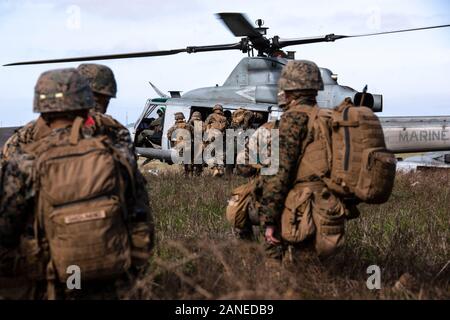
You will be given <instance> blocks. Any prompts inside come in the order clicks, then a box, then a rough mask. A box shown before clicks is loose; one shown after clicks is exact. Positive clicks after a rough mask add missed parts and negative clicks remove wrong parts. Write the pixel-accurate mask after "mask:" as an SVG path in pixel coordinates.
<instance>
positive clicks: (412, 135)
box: [132, 57, 450, 160]
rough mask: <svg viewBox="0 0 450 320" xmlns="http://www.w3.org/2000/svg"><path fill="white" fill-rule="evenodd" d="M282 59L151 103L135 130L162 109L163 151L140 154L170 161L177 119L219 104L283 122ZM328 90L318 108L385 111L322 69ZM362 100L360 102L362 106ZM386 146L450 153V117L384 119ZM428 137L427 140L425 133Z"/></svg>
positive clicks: (259, 61) (250, 63)
mask: <svg viewBox="0 0 450 320" xmlns="http://www.w3.org/2000/svg"><path fill="white" fill-rule="evenodd" d="M287 61H288V60H287V59H284V58H268V57H246V58H243V59H242V60H241V61H240V62H239V64H238V65H237V66H236V67H235V68H234V70H233V71H232V72H231V74H230V76H229V77H228V78H227V80H226V81H225V82H224V84H223V85H222V86H214V87H207V88H199V89H194V90H192V91H189V92H186V93H185V94H183V95H182V96H180V97H177V98H162V99H161V98H159V99H149V100H148V101H147V103H146V106H145V108H144V111H143V113H142V114H141V116H140V118H139V119H138V121H137V122H136V124H135V127H134V131H133V132H132V133H133V135H134V134H136V132H137V131H138V128H139V124H140V123H141V121H142V120H143V119H144V118H146V117H149V116H150V115H151V114H155V113H156V110H157V109H158V108H159V107H160V106H165V107H166V113H165V117H164V126H163V133H162V140H161V146H160V148H159V147H158V148H156V149H155V148H138V149H137V151H138V153H140V154H141V155H144V156H148V157H152V158H160V159H166V160H168V159H169V158H170V151H169V150H170V144H169V141H168V139H167V131H168V130H169V128H170V127H172V126H173V124H174V122H175V120H174V115H175V113H177V112H182V113H183V114H184V116H185V118H186V119H189V118H190V115H191V113H192V112H193V110H200V111H201V110H207V112H208V113H210V112H211V109H212V106H214V105H215V104H221V105H222V106H223V108H224V110H230V111H231V112H233V111H234V110H236V109H238V108H240V107H243V108H245V109H248V110H251V111H258V112H261V113H263V114H265V115H266V116H267V120H275V119H279V118H280V116H281V114H282V110H281V109H279V108H278V104H277V94H278V87H277V83H278V79H279V78H280V74H281V70H282V68H283V66H284V65H285V64H286V63H287ZM320 71H321V75H322V79H323V82H324V90H322V91H319V92H318V97H317V102H318V105H319V106H320V107H323V108H332V107H335V106H337V105H339V104H340V103H341V102H342V101H343V100H344V99H345V98H346V97H350V98H352V100H353V101H354V102H355V104H357V102H358V101H360V100H361V97H362V96H363V95H364V97H365V98H364V99H365V100H364V103H363V104H364V105H368V104H369V105H370V107H372V109H373V110H374V111H381V110H382V96H381V95H376V94H370V93H363V92H358V91H356V90H354V89H352V88H350V87H347V86H341V85H339V84H338V82H337V76H336V75H334V74H333V73H332V72H331V71H330V70H329V69H326V68H320ZM358 99H359V100H358ZM381 119H382V125H383V130H384V133H385V137H386V142H387V146H388V148H389V149H390V150H392V151H393V152H398V153H399V152H417V151H440V150H449V149H450V141H449V140H448V139H450V132H449V128H448V122H449V121H450V117H389V118H381ZM424 131H425V132H427V133H426V134H425V133H423V132H424Z"/></svg>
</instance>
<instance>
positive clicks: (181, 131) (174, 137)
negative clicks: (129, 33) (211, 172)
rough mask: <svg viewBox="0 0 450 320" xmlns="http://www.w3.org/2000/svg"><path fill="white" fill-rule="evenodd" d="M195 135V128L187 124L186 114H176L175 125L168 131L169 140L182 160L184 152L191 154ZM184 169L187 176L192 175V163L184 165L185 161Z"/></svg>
mask: <svg viewBox="0 0 450 320" xmlns="http://www.w3.org/2000/svg"><path fill="white" fill-rule="evenodd" d="M193 133H194V128H193V127H192V126H191V125H190V124H189V123H187V122H186V119H185V118H184V114H183V113H182V112H177V113H175V124H174V125H173V126H172V127H171V128H170V129H169V130H168V131H167V139H169V141H170V146H171V147H172V148H175V149H176V150H177V151H178V152H179V154H178V155H179V156H180V157H182V158H184V152H188V153H189V154H190V153H191V145H192V140H193ZM190 158H192V157H190ZM189 162H191V159H189ZM183 167H184V174H185V175H186V176H190V175H192V162H191V163H184V161H183Z"/></svg>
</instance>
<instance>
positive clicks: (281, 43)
mask: <svg viewBox="0 0 450 320" xmlns="http://www.w3.org/2000/svg"><path fill="white" fill-rule="evenodd" d="M447 27H450V24H444V25H439V26H430V27H422V28H413V29H403V30H394V31H385V32H376V33H365V34H356V35H337V34H334V33H331V34H327V35H324V36H319V37H309V38H298V39H274V40H275V43H274V45H275V46H278V48H284V47H287V46H293V45H299V44H308V43H317V42H332V41H335V40H339V39H345V38H358V37H369V36H378V35H383V34H391V33H400V32H410V31H420V30H428V29H437V28H447Z"/></svg>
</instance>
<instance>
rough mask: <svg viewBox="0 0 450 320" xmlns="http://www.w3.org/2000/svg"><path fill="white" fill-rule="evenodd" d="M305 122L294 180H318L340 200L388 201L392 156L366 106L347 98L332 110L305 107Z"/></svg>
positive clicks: (374, 116) (393, 171)
mask: <svg viewBox="0 0 450 320" xmlns="http://www.w3.org/2000/svg"><path fill="white" fill-rule="evenodd" d="M304 111H305V112H306V113H308V116H309V117H310V120H309V121H310V122H309V123H308V127H310V128H311V129H309V130H308V137H307V140H306V142H305V143H304V145H303V149H304V152H303V153H302V157H301V159H300V162H299V166H298V170H297V182H305V181H311V180H314V177H317V178H319V179H320V180H322V181H323V182H324V183H325V184H326V185H327V187H328V188H329V189H331V190H332V191H334V192H335V193H336V194H338V195H340V196H342V197H345V198H357V199H359V200H360V201H362V202H366V203H384V202H386V201H387V200H388V199H389V196H390V194H391V192H392V188H393V185H394V178H395V168H396V160H395V156H394V155H393V154H392V153H391V152H389V151H387V149H386V143H385V140H384V134H383V129H382V127H381V123H380V121H379V119H378V117H377V116H376V115H375V114H374V113H373V111H372V110H371V109H370V108H367V107H356V106H354V105H353V104H352V103H351V100H350V99H349V98H347V99H346V100H344V102H343V103H342V104H341V105H340V106H338V107H336V108H334V109H319V108H317V107H316V108H305V109H304Z"/></svg>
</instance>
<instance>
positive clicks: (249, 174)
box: [234, 120, 279, 240]
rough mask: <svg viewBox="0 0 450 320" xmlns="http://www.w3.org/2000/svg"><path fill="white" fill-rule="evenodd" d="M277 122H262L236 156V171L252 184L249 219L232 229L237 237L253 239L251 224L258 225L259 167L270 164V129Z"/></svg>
mask: <svg viewBox="0 0 450 320" xmlns="http://www.w3.org/2000/svg"><path fill="white" fill-rule="evenodd" d="M278 124H279V121H278V120H275V121H269V122H267V123H264V124H263V125H262V126H261V127H259V128H258V129H257V130H256V131H255V133H253V135H251V136H250V138H249V140H248V142H247V143H246V146H245V148H244V149H243V150H241V151H240V152H239V154H238V155H237V157H236V173H237V174H239V175H241V176H243V177H246V178H249V182H248V183H250V184H251V185H252V186H253V187H252V188H253V190H252V192H251V195H250V199H251V200H250V203H249V207H248V214H249V219H247V220H246V222H247V223H246V225H245V226H244V228H242V229H239V228H235V230H234V234H235V235H236V236H237V237H238V238H239V239H244V240H252V239H254V230H253V225H259V212H258V211H259V207H260V202H261V195H262V188H261V187H262V183H261V179H262V178H261V169H262V168H269V167H270V166H271V145H272V140H271V139H272V131H271V130H276V129H278ZM264 148H265V149H264ZM263 150H264V151H265V152H267V154H265V155H261V154H257V152H259V151H263ZM250 152H253V153H254V155H256V159H255V160H256V163H250ZM252 160H253V159H252Z"/></svg>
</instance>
